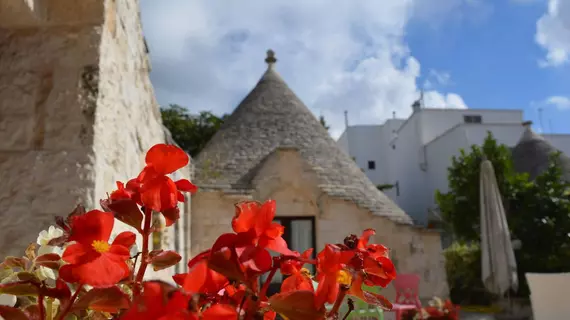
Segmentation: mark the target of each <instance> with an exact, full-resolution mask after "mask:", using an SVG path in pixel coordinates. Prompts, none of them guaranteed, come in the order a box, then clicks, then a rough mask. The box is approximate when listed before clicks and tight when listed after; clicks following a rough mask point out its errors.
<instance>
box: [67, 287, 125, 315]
mask: <svg viewBox="0 0 570 320" xmlns="http://www.w3.org/2000/svg"><path fill="white" fill-rule="evenodd" d="M129 303H130V300H129V297H128V296H127V295H126V294H125V293H124V292H123V291H121V289H119V288H118V287H110V288H94V289H91V290H89V291H87V293H85V294H84V295H82V296H81V297H80V298H79V300H77V302H75V304H74V305H73V307H72V310H73V311H79V310H87V309H91V310H96V311H100V312H110V313H116V312H118V311H119V310H121V309H127V308H128V307H129Z"/></svg>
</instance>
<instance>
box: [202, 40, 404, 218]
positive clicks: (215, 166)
mask: <svg viewBox="0 0 570 320" xmlns="http://www.w3.org/2000/svg"><path fill="white" fill-rule="evenodd" d="M275 61H276V60H275V58H274V56H273V54H272V52H271V51H269V52H268V59H266V62H268V65H269V67H268V69H267V71H266V72H265V73H264V74H263V76H262V77H261V79H260V80H259V82H258V83H257V85H256V86H255V88H254V89H253V90H252V91H251V92H250V93H249V94H248V95H247V96H246V98H245V99H244V100H243V101H242V102H241V103H240V104H239V106H238V107H237V108H236V109H235V110H234V112H233V114H232V115H231V116H230V117H229V118H228V119H227V120H226V122H225V123H224V125H223V126H222V127H221V128H220V130H219V131H218V132H217V133H216V134H215V135H214V137H213V138H212V139H211V140H210V141H209V142H208V144H207V145H206V146H205V148H204V149H203V150H202V151H201V152H200V154H198V156H197V157H196V159H195V168H196V176H195V178H194V181H195V182H196V183H197V184H198V185H199V186H200V187H202V189H223V190H225V191H227V192H231V191H236V190H237V191H244V190H245V191H247V190H251V188H252V186H251V179H252V178H253V177H254V175H255V173H256V170H257V168H258V167H259V166H260V165H261V163H263V160H264V159H265V158H266V157H267V156H269V155H270V154H271V153H273V152H274V151H275V150H276V149H278V148H295V149H296V150H298V151H299V153H300V155H301V157H302V158H303V159H304V160H305V161H307V163H308V164H309V165H310V166H312V168H313V170H314V172H315V173H316V175H317V177H318V178H319V181H320V184H319V187H320V188H321V190H323V191H324V192H325V193H327V194H328V195H330V196H331V197H334V198H340V199H344V200H347V201H351V202H353V203H355V204H356V205H357V206H359V207H361V208H363V209H366V210H369V211H370V212H371V213H372V214H374V215H378V216H383V217H387V218H389V219H391V220H393V221H395V222H399V223H404V224H412V219H411V218H410V217H409V216H408V215H407V214H406V213H405V212H404V211H403V210H402V209H400V208H399V207H398V206H397V205H396V204H395V203H394V202H392V201H391V200H390V199H389V198H388V197H387V196H386V195H385V194H383V193H382V192H381V191H379V190H378V189H377V188H376V186H374V184H372V182H371V181H370V180H369V179H368V178H367V177H366V175H365V174H364V173H363V172H362V171H361V170H360V168H359V167H358V166H357V165H356V163H355V162H354V161H353V160H352V159H351V158H350V157H349V156H348V155H347V154H346V153H344V152H343V151H342V150H340V149H339V148H338V146H337V145H336V143H335V141H334V140H333V139H332V138H331V137H330V135H329V134H328V132H327V130H326V129H325V128H324V127H323V126H322V125H321V123H320V122H319V121H318V120H317V118H316V117H315V116H314V115H313V114H312V113H311V111H310V110H309V109H308V108H307V107H306V106H305V105H304V104H303V103H302V102H301V100H300V99H299V98H298V97H297V96H296V95H295V93H293V91H292V90H291V89H290V88H289V87H288V86H287V84H286V83H285V82H284V81H283V79H282V78H281V76H280V75H279V74H278V73H277V72H276V71H275V70H274V68H273V65H274V63H275Z"/></svg>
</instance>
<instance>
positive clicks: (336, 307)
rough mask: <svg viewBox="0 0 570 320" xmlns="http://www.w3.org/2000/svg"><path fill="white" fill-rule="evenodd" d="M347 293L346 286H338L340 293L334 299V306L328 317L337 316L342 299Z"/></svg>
mask: <svg viewBox="0 0 570 320" xmlns="http://www.w3.org/2000/svg"><path fill="white" fill-rule="evenodd" d="M347 292H348V286H344V285H341V286H340V292H339V293H338V296H337V297H336V301H335V302H334V306H333V307H332V309H331V311H330V312H329V315H333V316H334V315H338V310H339V309H340V305H341V304H342V302H343V301H344V297H345V296H346V293H347ZM335 319H336V317H335Z"/></svg>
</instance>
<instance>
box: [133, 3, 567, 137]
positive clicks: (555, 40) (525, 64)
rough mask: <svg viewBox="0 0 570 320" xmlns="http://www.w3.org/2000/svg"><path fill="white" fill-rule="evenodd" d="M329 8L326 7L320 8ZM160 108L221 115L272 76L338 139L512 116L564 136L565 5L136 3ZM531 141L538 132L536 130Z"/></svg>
mask: <svg viewBox="0 0 570 320" xmlns="http://www.w3.org/2000/svg"><path fill="white" fill-rule="evenodd" d="M331 4H332V5H331ZM141 10H142V17H143V28H144V32H145V36H146V38H147V41H148V43H149V47H150V55H151V61H152V64H153V70H152V73H151V80H152V82H153V85H154V87H155V91H156V94H157V97H158V100H159V103H161V104H162V105H165V104H168V103H177V104H180V105H183V106H186V107H188V108H189V109H190V110H191V111H193V112H197V111H200V110H211V111H214V112H216V113H226V112H231V111H232V110H233V109H234V108H235V106H236V105H237V103H239V101H240V100H241V99H242V98H243V97H244V96H245V95H246V94H247V93H248V92H249V90H251V89H252V87H253V86H254V85H255V83H256V82H257V80H258V79H259V77H260V76H261V74H262V73H263V72H264V70H265V68H266V65H265V64H264V62H263V59H264V58H265V51H266V50H267V49H269V48H271V49H274V50H275V52H276V55H277V59H278V63H277V65H276V68H277V70H278V72H279V73H281V75H282V76H283V78H284V79H285V81H286V82H287V83H288V84H289V86H290V87H291V88H292V89H293V90H294V91H295V92H296V93H297V94H298V95H299V97H300V98H301V99H302V100H303V101H304V102H305V104H306V105H307V106H308V107H309V108H310V109H311V110H312V111H313V112H314V113H315V114H316V115H320V114H322V115H324V116H325V117H326V119H327V121H328V122H329V123H330V124H331V125H332V130H331V131H332V134H333V136H338V134H340V132H342V130H343V123H344V119H343V114H344V110H348V112H349V121H350V123H351V124H374V123H382V122H383V121H384V120H385V119H386V118H389V117H391V116H392V112H396V114H397V116H398V117H407V116H409V114H410V113H411V108H410V104H411V103H412V102H413V101H414V100H415V99H417V97H418V96H419V93H420V91H421V90H422V89H423V90H424V91H425V104H426V107H439V108H517V109H519V108H520V109H524V110H525V117H526V118H527V119H530V120H533V121H534V122H535V124H537V125H538V124H539V121H538V112H537V109H538V108H543V110H544V111H543V123H544V126H545V128H544V132H550V131H551V130H550V123H552V129H553V131H554V132H558V133H562V132H566V133H570V126H569V125H567V123H568V121H569V120H570V85H568V84H569V83H570V73H569V71H570V66H569V53H570V1H568V0H382V1H379V0H361V1H354V0H312V1H310V2H307V1H304V0H272V1H263V0H244V1H239V2H228V1H225V0H210V1H200V0H161V1H154V0H141ZM537 129H538V130H541V128H537Z"/></svg>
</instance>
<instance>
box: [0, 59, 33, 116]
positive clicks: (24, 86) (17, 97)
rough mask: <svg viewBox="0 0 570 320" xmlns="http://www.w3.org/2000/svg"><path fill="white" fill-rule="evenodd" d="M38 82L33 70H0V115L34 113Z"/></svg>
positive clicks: (29, 114)
mask: <svg viewBox="0 0 570 320" xmlns="http://www.w3.org/2000/svg"><path fill="white" fill-rule="evenodd" d="M0 55H1V53H0ZM39 82H40V78H39V76H38V74H37V73H36V72H33V71H27V70H18V71H16V72H4V70H2V71H0V115H1V116H6V115H27V116H30V117H31V116H32V115H33V114H34V107H35V91H36V88H37V87H38V86H39Z"/></svg>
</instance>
